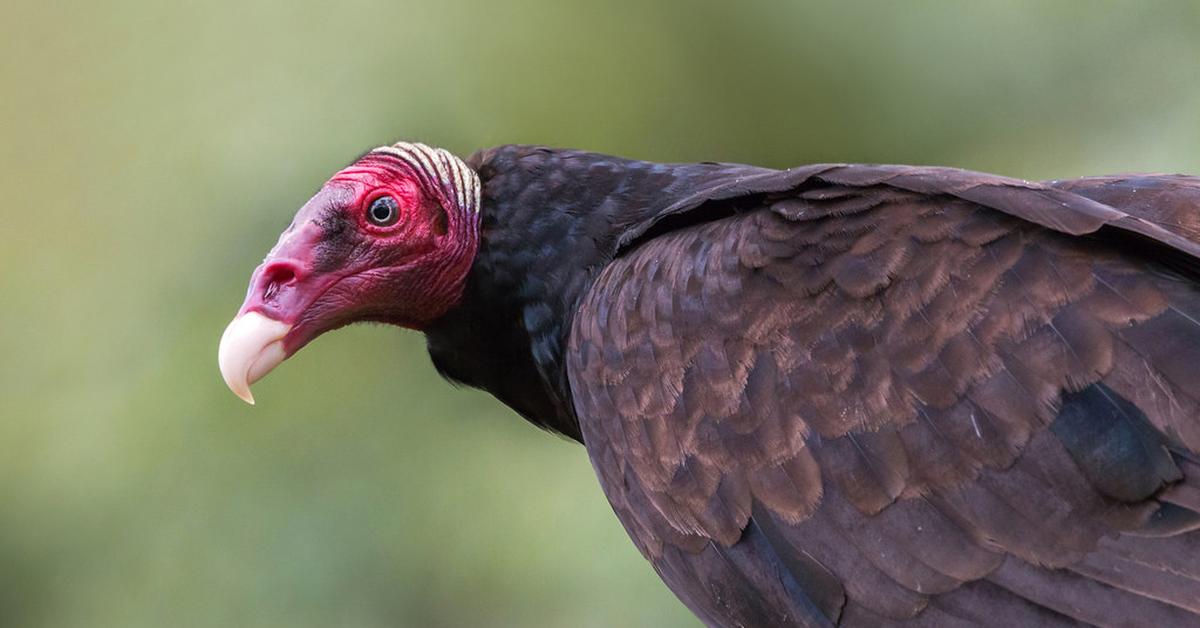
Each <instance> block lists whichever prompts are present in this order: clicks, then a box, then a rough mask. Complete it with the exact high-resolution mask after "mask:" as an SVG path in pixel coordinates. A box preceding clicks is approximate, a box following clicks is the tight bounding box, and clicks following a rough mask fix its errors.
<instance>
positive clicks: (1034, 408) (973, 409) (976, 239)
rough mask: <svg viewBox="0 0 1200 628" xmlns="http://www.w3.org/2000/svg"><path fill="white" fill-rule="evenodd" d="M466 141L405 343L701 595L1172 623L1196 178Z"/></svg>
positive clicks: (869, 616) (746, 619)
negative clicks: (571, 471)
mask: <svg viewBox="0 0 1200 628" xmlns="http://www.w3.org/2000/svg"><path fill="white" fill-rule="evenodd" d="M467 164H468V165H469V166H470V168H471V169H473V170H474V171H475V172H477V173H478V175H479V178H480V181H481V186H482V210H481V214H480V215H481V220H482V225H481V228H480V232H479V245H478V253H477V255H476V256H475V258H474V261H473V263H472V265H471V269H470V272H469V274H468V275H467V277H466V279H465V284H464V287H463V290H462V295H461V298H460V300H459V301H458V303H457V304H456V305H455V306H454V307H452V308H450V309H449V310H448V311H447V312H446V313H445V314H444V315H442V316H441V317H439V318H438V319H437V320H436V321H433V322H432V323H431V324H430V325H428V326H427V327H424V328H422V329H423V331H425V333H426V335H427V338H428V344H429V351H430V354H431V356H432V358H433V361H434V364H435V365H436V366H437V368H438V369H439V370H440V371H441V372H442V373H443V374H444V375H446V376H447V377H449V378H450V379H452V380H455V381H458V382H462V383H465V384H468V385H471V386H477V387H480V388H483V389H485V390H488V391H490V392H492V393H493V394H494V395H495V396H496V397H498V398H499V399H500V400H501V401H503V402H505V403H507V404H508V405H510V406H512V407H513V408H514V409H515V410H516V411H517V412H519V413H520V414H522V415H523V416H524V417H525V418H527V419H528V420H530V421H532V422H533V423H535V424H537V425H539V426H541V427H544V428H547V429H550V430H553V431H556V432H559V433H562V434H564V435H566V436H567V437H569V438H572V439H575V440H578V441H580V442H582V443H583V444H584V445H585V447H586V449H587V452H588V455H589V456H590V457H591V460H592V463H593V466H594V468H595V470H596V473H597V476H598V478H599V480H600V484H601V486H602V488H603V490H604V492H605V495H606V496H607V497H608V499H609V501H610V502H611V504H612V506H613V509H614V511H615V512H616V514H617V517H618V518H619V519H620V521H621V523H622V524H623V525H624V526H625V528H626V530H627V531H628V533H629V535H630V537H631V538H632V539H633V541H634V543H635V544H636V545H637V547H638V549H639V550H640V551H641V552H642V554H643V555H644V556H645V557H646V558H647V559H648V560H649V561H650V562H651V564H652V565H653V566H654V568H655V570H656V571H657V572H658V573H659V574H660V575H661V576H662V578H663V580H664V581H665V582H666V583H667V584H668V586H669V587H670V588H671V589H672V590H673V591H674V592H675V593H676V595H678V596H679V598H680V599H681V600H682V601H683V602H684V603H685V604H686V605H687V606H688V607H689V608H690V609H692V610H693V611H694V612H695V613H696V614H697V615H698V616H699V617H700V618H701V619H702V620H703V621H705V622H706V623H707V624H709V625H713V626H829V625H854V626H876V625H894V626H950V625H974V626H978V625H988V626H1013V625H1079V624H1085V625H1086V624H1095V625H1114V626H1151V625H1154V626H1157V625H1179V626H1182V625H1200V368H1197V367H1196V362H1197V360H1200V178H1196V177H1187V176H1182V175H1129V176H1116V177H1100V178H1089V179H1080V180H1073V181H1049V182H1031V181H1020V180H1014V179H1008V178H1004V177H999V176H995V175H987V174H981V173H974V172H967V171H963V170H955V169H950V168H930V167H911V166H872V165H845V164H828V165H814V166H805V167H799V168H793V169H789V170H783V171H777V170H770V169H764V168H755V167H750V166H740V165H728V164H712V163H704V164H654V163H648V162H639V161H630V160H624V159H619V158H615V157H608V156H602V155H595V154H591V153H585V152H580V151H565V150H554V149H547V148H542V147H528V146H508V147H501V148H497V149H491V150H487V151H482V152H480V153H477V154H476V155H474V156H473V157H471V158H470V159H469V160H467Z"/></svg>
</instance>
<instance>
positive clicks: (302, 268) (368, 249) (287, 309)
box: [220, 144, 479, 398]
mask: <svg viewBox="0 0 1200 628" xmlns="http://www.w3.org/2000/svg"><path fill="white" fill-rule="evenodd" d="M478 193H479V192H478V179H477V178H476V176H475V174H474V173H473V172H471V171H470V170H469V169H468V168H467V166H466V165H465V164H463V163H462V162H461V161H459V160H458V159H457V158H455V157H453V156H452V155H450V154H449V153H446V152H445V151H442V150H440V149H433V148H429V147H426V146H423V145H420V144H397V145H395V146H392V147H384V148H380V149H376V150H374V151H372V152H370V153H368V154H367V155H365V156H364V157H362V158H361V159H359V160H358V161H356V162H355V163H354V164H352V165H350V166H349V167H347V168H345V169H344V170H342V171H340V172H338V173H337V174H335V175H334V176H333V177H332V178H331V179H330V180H329V181H328V182H327V183H325V185H324V186H323V187H322V188H321V190H320V191H318V192H317V194H316V195H315V196H313V197H312V199H310V200H309V201H308V202H307V203H305V205H304V206H303V207H302V208H300V211H299V212H297V214H296V217H295V219H294V220H293V221H292V224H291V226H289V227H288V229H287V230H286V231H284V232H283V234H282V235H281V236H280V238H279V242H278V243H277V244H276V245H275V247H274V248H273V249H271V252H270V253H269V254H268V255H267V257H266V259H265V260H263V263H262V265H261V266H259V267H258V268H257V269H255V271H254V274H253V276H252V277H251V279H250V289H249V292H248V293H247V295H246V300H245V302H244V303H243V304H242V307H241V309H240V310H239V312H238V316H237V317H236V318H235V319H234V322H233V323H231V324H230V327H229V329H228V330H227V331H226V336H227V337H229V336H231V334H232V332H234V331H235V328H238V326H239V325H240V326H241V327H250V326H251V325H250V323H246V322H239V321H244V320H254V321H260V323H259V327H260V328H261V327H262V326H263V325H266V324H268V323H269V325H268V326H269V327H271V329H273V330H275V331H274V332H272V333H273V334H274V335H273V336H272V335H271V334H267V332H262V331H260V332H245V331H243V332H242V333H241V335H242V336H246V337H254V338H256V339H255V340H227V339H225V338H223V339H222V347H221V358H220V360H221V368H222V373H223V374H225V377H226V381H227V383H229V384H230V386H231V388H234V389H235V392H238V394H239V395H241V396H243V398H246V397H248V396H249V393H248V384H245V386H244V388H245V393H246V394H244V395H243V394H242V393H241V392H239V391H238V388H237V386H235V382H234V381H231V379H230V378H231V375H230V373H231V372H232V373H233V375H232V377H233V379H234V380H236V379H238V377H240V375H238V373H239V372H240V373H242V374H243V375H244V374H245V373H246V372H247V371H249V372H250V373H251V374H250V375H249V377H248V379H249V380H254V379H258V378H259V377H261V376H262V375H265V371H269V370H270V368H271V367H273V366H274V365H275V364H278V362H279V361H282V360H283V359H286V358H287V357H288V356H290V355H292V354H294V353H295V352H296V351H298V350H299V349H300V348H301V347H303V346H304V345H306V344H307V343H309V342H310V341H312V340H313V339H314V338H316V337H317V336H319V335H320V334H322V333H324V332H326V331H330V330H332V329H336V328H338V327H342V326H344V325H347V324H350V323H354V322H359V321H372V322H381V323H389V324H393V325H399V326H403V327H408V328H411V329H418V330H420V329H423V328H425V327H426V326H427V325H429V324H430V323H431V322H433V321H435V320H437V319H438V318H439V317H440V316H442V315H443V314H445V313H446V312H447V311H448V310H449V309H450V308H452V307H453V306H454V305H455V304H456V303H457V302H458V300H459V299H460V298H461V296H462V293H463V289H464V286H465V282H466V276H467V273H468V271H469V270H470V268H471V264H472V262H473V261H474V258H475V253H476V251H477V250H478V246H479V212H478V202H479V200H478ZM249 313H255V314H258V315H261V317H264V318H265V319H266V321H267V322H266V323H262V322H261V320H262V319H260V318H259V317H255V316H251V317H247V316H246V315H247V314H249ZM239 329H240V328H239ZM247 334H249V336H247ZM264 334H267V335H266V336H264ZM279 334H283V335H282V336H281V337H279ZM234 335H236V334H234ZM263 343H266V344H264V346H266V345H267V344H271V343H276V345H277V346H273V351H274V352H275V357H274V358H272V359H270V360H268V359H266V358H260V357H255V356H258V355H260V354H262V352H263V351H265V349H263V347H258V346H257V345H258V344H263ZM227 345H229V347H228V348H227ZM238 345H255V346H254V347H250V348H244V347H242V346H238ZM255 351H258V353H255ZM239 352H240V354H239ZM227 353H228V354H229V355H230V356H234V355H235V354H238V355H241V354H244V355H245V356H249V357H242V358H236V357H227V355H226V354H227ZM264 360H265V361H267V362H273V363H272V364H267V365H263V364H259V365H258V367H259V368H258V369H257V370H258V371H262V372H261V373H257V372H256V370H255V362H256V361H258V362H263V361H264ZM242 362H246V364H242ZM264 366H265V370H264V368H263V367H264ZM242 383H245V382H242ZM250 383H252V381H251V382H250Z"/></svg>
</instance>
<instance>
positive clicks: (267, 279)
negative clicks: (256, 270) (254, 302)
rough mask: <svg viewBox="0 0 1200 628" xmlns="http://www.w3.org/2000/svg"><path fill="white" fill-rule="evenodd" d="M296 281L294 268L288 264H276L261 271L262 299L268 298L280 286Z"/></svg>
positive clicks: (273, 294) (277, 290)
mask: <svg viewBox="0 0 1200 628" xmlns="http://www.w3.org/2000/svg"><path fill="white" fill-rule="evenodd" d="M294 281H296V270H295V269H294V268H292V266H291V265H289V264H277V265H275V266H271V267H269V268H267V269H266V270H265V271H263V299H264V300H269V299H270V298H271V297H273V296H275V293H277V292H279V288H280V286H286V285H288V284H290V283H292V282H294Z"/></svg>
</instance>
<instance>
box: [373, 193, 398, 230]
mask: <svg viewBox="0 0 1200 628" xmlns="http://www.w3.org/2000/svg"><path fill="white" fill-rule="evenodd" d="M399 216H400V212H399V211H398V210H397V208H396V199H394V198H392V197H390V196H380V197H379V198H377V199H375V200H373V201H371V206H370V207H368V208H367V220H369V221H371V224H373V225H376V226H378V227H390V226H391V225H394V224H396V219H397V218H398V217H399Z"/></svg>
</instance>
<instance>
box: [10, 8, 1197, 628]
mask: <svg viewBox="0 0 1200 628" xmlns="http://www.w3.org/2000/svg"><path fill="white" fill-rule="evenodd" d="M0 13H2V17H0V125H2V126H0V129H2V130H0V195H2V197H0V198H2V200H0V212H2V213H0V216H2V217H3V220H2V223H0V625H3V626H46V627H62V626H101V627H106V626H112V627H143V626H144V627H159V626H213V627H216V626H251V627H253V626H263V627H274V626H288V627H309V626H311V627H327V626H339V627H340V626H346V627H373V626H419V627H425V626H447V627H450V626H472V625H480V626H572V627H576V626H597V627H599V626H692V625H695V621H694V620H693V619H692V618H691V617H690V616H689V614H688V613H687V612H686V611H685V610H684V609H683V607H682V606H681V605H680V604H679V603H678V602H676V601H675V599H674V598H673V597H672V596H671V595H670V593H669V592H668V591H667V590H666V589H665V587H663V586H662V585H661V584H660V583H659V581H658V579H657V577H656V576H655V575H654V574H653V572H652V571H651V570H650V568H649V567H648V566H647V565H646V564H645V563H644V562H643V561H642V559H641V557H640V556H639V555H638V554H637V552H636V551H635V550H634V548H633V546H632V544H630V543H629V542H628V541H627V540H626V538H625V535H624V532H623V531H622V530H621V528H620V526H619V525H618V524H617V522H616V520H615V518H614V517H613V516H612V514H611V512H610V511H609V508H608V505H607V503H605V501H604V499H603V497H602V496H601V494H600V492H599V490H598V487H597V486H596V483H595V481H594V479H593V477H592V472H591V469H590V467H589V465H588V462H587V459H586V457H585V455H584V452H583V450H582V449H581V448H580V447H578V446H575V445H572V444H569V443H566V442H563V441H561V440H560V439H557V438H554V437H551V436H548V435H546V434H543V433H541V432H539V431H537V430H535V429H533V428H531V427H529V426H527V425H525V424H524V423H523V422H521V421H520V420H519V419H517V418H516V417H515V416H514V415H513V414H512V413H511V412H509V411H508V410H507V409H505V408H503V407H501V406H500V405H499V404H498V403H496V402H495V401H493V400H492V399H491V398H489V397H487V396H485V395H483V394H480V393H476V392H471V391H462V390H454V389H452V388H451V387H449V386H447V385H444V384H443V383H441V382H440V381H438V377H437V376H436V375H435V374H434V373H433V371H432V369H431V367H430V366H429V363H428V359H427V357H426V356H425V354H424V350H423V347H422V341H421V338H420V337H419V336H417V335H416V334H412V333H404V332H400V331H397V330H392V329H385V328H379V327H356V328H352V329H348V330H344V331H340V332H337V333H335V334H332V335H330V336H328V337H325V338H322V339H321V340H319V341H317V342H316V343H314V344H313V345H312V346H310V347H309V348H307V349H305V350H304V351H303V352H302V353H300V354H299V355H298V356H297V357H296V358H294V359H293V360H291V361H289V362H288V363H286V364H284V365H283V366H282V367H281V368H280V369H279V370H277V371H276V372H275V373H274V374H272V375H271V377H270V378H268V379H267V380H266V381H264V382H263V383H261V384H260V385H259V386H258V387H257V388H256V394H257V396H258V400H259V405H258V406H257V407H253V408H252V407H249V406H246V405H244V404H242V403H241V402H240V401H238V400H237V399H236V398H234V396H233V395H232V394H230V393H229V392H228V391H227V390H226V389H225V387H224V385H223V384H222V382H221V379H220V377H219V375H218V373H217V368H216V348H217V340H218V338H219V336H220V333H221V330H222V329H223V327H224V325H225V323H226V322H227V321H228V319H229V318H230V317H231V316H232V315H233V313H234V312H235V310H236V309H237V306H238V304H239V303H240V302H241V298H242V295H243V294H244V290H245V286H246V282H247V279H248V277H249V272H250V270H251V269H252V268H253V267H254V265H255V264H257V263H258V261H259V260H260V259H261V258H262V256H263V254H265V252H266V251H267V249H268V248H269V247H270V246H271V245H272V244H273V243H274V241H275V239H276V236H277V234H278V232H279V231H280V230H281V229H282V228H283V227H284V226H286V225H287V223H288V221H289V219H290V217H291V215H292V213H293V212H294V210H295V209H296V208H297V207H299V206H300V205H301V204H302V203H303V202H304V200H305V199H306V198H307V197H308V196H309V195H310V194H312V193H313V192H314V191H315V190H316V189H317V187H318V186H319V185H320V184H321V182H322V181H323V180H324V178H325V177H326V176H327V175H329V174H330V173H332V172H333V171H335V170H337V169H338V168H340V167H341V166H343V165H344V164H345V163H347V162H348V161H349V160H351V159H353V158H354V157H355V156H356V155H357V154H358V153H359V152H361V151H362V150H364V149H366V148H370V147H372V146H375V145H378V144H381V143H385V142H390V141H394V140H397V139H402V138H403V139H415V140H421V141H425V142H427V143H431V144H435V145H440V146H444V147H446V148H449V149H451V150H454V151H456V152H458V153H460V154H464V155H465V154H467V153H469V152H471V151H472V150H474V149H475V148H477V147H481V146H488V145H493V144H498V143H505V142H523V143H546V144H552V145H559V146H574V147H580V148H588V149H593V150H597V151H605V152H613V153H619V154H622V155H628V156H633V157H642V158H648V159H656V160H672V161H683V160H722V161H745V162H753V163H757V164H763V165H770V166H781V167H782V166H789V165H796V164H801V163H806V162H817V161H871V162H908V163H937V164H943V165H955V166H962V167H968V168H974V169H980V170H989V171H994V172H999V173H1003V174H1008V175H1014V176H1019V177H1026V178H1053V177H1070V176H1077V175H1084V174H1100V173H1110V172H1118V171H1134V170H1139V171H1145V170H1151V171H1185V172H1193V173H1200V3H1196V2H1192V1H1190V0H1185V1H1181V2H1173V3H1172V2H1166V3H1163V2H1142V1H1137V2H1134V1H1130V2H1101V1H1080V2H1047V1H1032V0H1030V1H1024V2H988V1H981V2H927V1H917V2H903V3H901V2H879V3H863V2H797V1H781V0H772V1H768V0H750V1H745V2H737V3H734V2H664V3H657V2H632V1H630V2H610V3H604V2H587V3H575V2H564V1H561V0H527V1H524V2H514V3H506V2H485V1H483V0H480V1H477V2H426V3H412V2H382V1H379V2H369V1H349V2H340V3H328V4H322V3H311V2H294V1H289V0H274V1H258V0H236V1H234V0H225V1H220V2H144V3H138V2H128V1H124V2H122V1H118V2H92V3H85V2H76V3H54V2H35V1H33V0H16V1H15V2H13V1H12V0H10V1H9V2H8V3H6V4H5V6H4V8H3V10H2V12H0Z"/></svg>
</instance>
